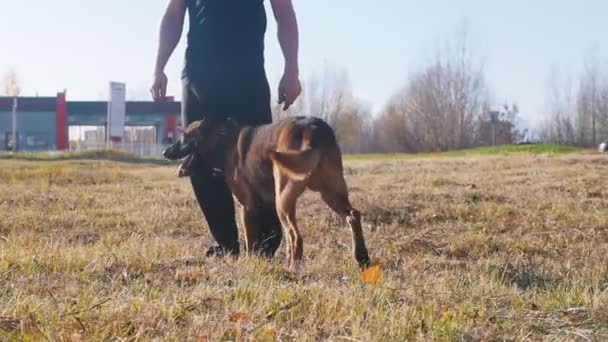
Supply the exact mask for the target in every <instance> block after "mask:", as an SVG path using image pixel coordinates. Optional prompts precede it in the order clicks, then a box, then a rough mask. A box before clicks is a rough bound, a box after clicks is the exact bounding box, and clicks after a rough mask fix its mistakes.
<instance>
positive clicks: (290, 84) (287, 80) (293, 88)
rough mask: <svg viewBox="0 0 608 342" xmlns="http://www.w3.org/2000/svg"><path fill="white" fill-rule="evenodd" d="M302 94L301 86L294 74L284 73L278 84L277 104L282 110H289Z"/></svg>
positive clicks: (296, 75)
mask: <svg viewBox="0 0 608 342" xmlns="http://www.w3.org/2000/svg"><path fill="white" fill-rule="evenodd" d="M301 93H302V85H301V84H300V80H299V79H298V74H297V73H296V72H289V71H286V72H285V73H284V74H283V77H282V78H281V82H280V83H279V104H283V110H287V109H289V107H291V105H292V104H293V103H294V102H296V100H297V99H298V97H299V96H300V94H301Z"/></svg>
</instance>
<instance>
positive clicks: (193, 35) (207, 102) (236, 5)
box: [151, 0, 301, 257]
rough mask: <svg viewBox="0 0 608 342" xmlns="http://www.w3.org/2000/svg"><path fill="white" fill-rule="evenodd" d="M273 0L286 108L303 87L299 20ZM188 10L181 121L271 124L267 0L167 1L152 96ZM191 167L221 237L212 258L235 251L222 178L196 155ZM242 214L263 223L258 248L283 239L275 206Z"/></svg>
mask: <svg viewBox="0 0 608 342" xmlns="http://www.w3.org/2000/svg"><path fill="white" fill-rule="evenodd" d="M270 3H271V6H272V11H273V13H274V17H275V20H276V22H277V28H278V34H277V35H278V40H279V43H280V46H281V50H282V52H283V57H284V60H285V69H284V74H283V77H282V78H281V81H280V84H279V89H278V90H279V92H278V96H279V103H281V104H283V109H284V110H286V109H287V108H289V107H290V106H291V105H292V104H293V103H294V101H295V100H296V99H297V98H298V96H299V95H300V93H301V85H300V82H299V76H298V44H299V42H298V25H297V21H296V16H295V13H294V9H293V6H292V3H291V0H270ZM186 12H187V13H188V17H189V32H188V43H187V50H186V56H185V65H184V69H183V72H182V85H183V98H182V123H183V124H184V125H188V124H189V123H191V122H193V121H196V120H200V119H202V118H203V117H210V118H222V117H227V116H230V117H231V118H234V119H236V120H237V121H238V122H239V123H240V124H246V125H257V124H265V123H270V122H271V121H272V115H271V106H270V89H269V86H268V81H267V78H266V73H265V69H264V35H265V32H266V24H267V21H266V19H267V18H266V12H265V9H264V0H170V2H169V6H168V7H167V10H166V12H165V14H164V16H163V19H162V23H161V29H160V42H159V49H158V55H157V61H156V69H155V72H154V84H153V85H152V88H151V92H152V96H153V98H154V99H155V100H156V101H160V100H163V99H164V98H165V95H166V90H167V76H166V75H165V72H164V68H165V66H166V64H167V61H168V60H169V58H170V56H171V54H172V53H173V51H174V50H175V47H176V46H177V44H178V42H179V39H180V37H181V34H182V30H183V25H184V18H185V15H186ZM191 167H192V169H193V171H192V173H191V174H190V181H191V184H192V187H193V190H194V194H195V196H196V199H197V201H198V203H199V206H200V208H201V210H202V212H203V215H204V216H205V218H206V220H207V223H208V225H209V228H210V230H211V234H212V235H213V237H214V238H215V240H216V241H217V243H218V246H214V247H211V248H210V249H209V250H208V251H207V256H211V255H225V254H230V255H238V254H239V241H238V231H237V225H236V219H235V210H234V202H233V199H232V194H231V192H230V190H229V189H228V186H227V185H226V183H225V182H224V180H223V177H217V176H214V172H213V170H212V168H211V167H210V166H209V165H202V162H200V161H197V159H196V158H195V159H194V161H193V165H192V166H191ZM245 215H248V219H251V220H256V222H257V223H258V225H259V226H260V229H261V230H260V234H259V236H258V237H257V238H256V241H255V243H254V245H255V246H256V251H257V252H261V254H264V255H266V256H269V257H271V256H273V255H274V253H275V252H276V250H277V248H278V247H279V245H280V243H281V239H282V229H281V224H280V221H279V219H278V217H277V214H276V211H275V208H274V207H266V208H255V209H254V210H251V211H248V212H247V213H245Z"/></svg>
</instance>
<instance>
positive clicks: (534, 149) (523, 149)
mask: <svg viewBox="0 0 608 342" xmlns="http://www.w3.org/2000/svg"><path fill="white" fill-rule="evenodd" d="M583 151H584V149H581V148H579V147H574V146H564V145H554V144H529V145H501V146H482V147H475V148H469V149H463V150H456V151H447V152H434V153H367V154H351V155H345V156H344V158H345V159H348V160H366V159H409V158H421V157H425V158H426V157H465V156H492V155H508V154H514V153H529V154H567V153H581V152H583Z"/></svg>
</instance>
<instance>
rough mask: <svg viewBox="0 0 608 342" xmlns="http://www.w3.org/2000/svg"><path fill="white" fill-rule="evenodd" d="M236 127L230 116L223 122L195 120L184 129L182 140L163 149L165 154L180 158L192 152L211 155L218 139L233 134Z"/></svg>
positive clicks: (169, 157)
mask: <svg viewBox="0 0 608 342" xmlns="http://www.w3.org/2000/svg"><path fill="white" fill-rule="evenodd" d="M236 127H237V125H236V122H235V121H234V120H232V119H230V118H228V119H226V120H223V121H221V122H216V121H214V120H209V119H203V120H199V121H194V122H192V123H191V124H190V125H188V126H187V127H186V129H184V131H183V132H182V138H181V140H179V141H177V142H176V143H175V144H173V145H171V146H169V147H168V148H167V149H166V150H165V151H163V156H164V157H165V158H167V159H169V160H178V159H182V158H185V157H186V156H188V155H191V154H198V155H200V156H202V157H205V156H208V155H211V153H212V151H214V149H215V148H216V147H217V145H218V141H219V140H220V139H225V137H226V136H228V135H230V134H232V133H233V131H234V130H235V129H236Z"/></svg>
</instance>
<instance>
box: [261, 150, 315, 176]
mask: <svg viewBox="0 0 608 342" xmlns="http://www.w3.org/2000/svg"><path fill="white" fill-rule="evenodd" d="M270 159H272V161H273V162H274V163H275V165H277V166H278V167H279V170H281V172H284V173H285V174H286V175H287V176H288V177H289V178H291V179H293V180H304V179H306V178H307V177H308V176H310V174H311V173H312V172H313V171H314V169H315V168H316V167H317V165H319V162H320V161H321V153H320V152H319V150H317V149H313V148H307V149H304V150H292V151H281V152H278V151H271V152H270Z"/></svg>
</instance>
